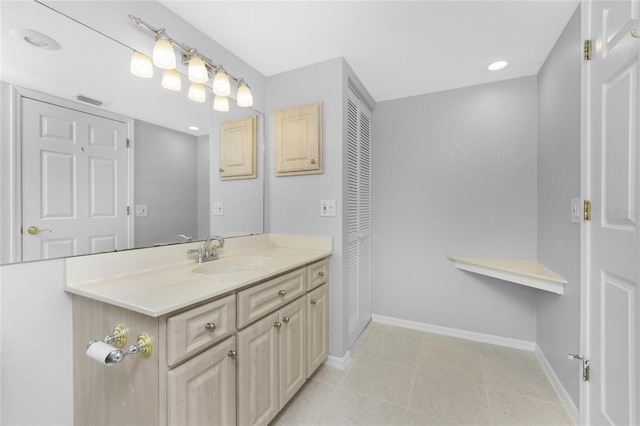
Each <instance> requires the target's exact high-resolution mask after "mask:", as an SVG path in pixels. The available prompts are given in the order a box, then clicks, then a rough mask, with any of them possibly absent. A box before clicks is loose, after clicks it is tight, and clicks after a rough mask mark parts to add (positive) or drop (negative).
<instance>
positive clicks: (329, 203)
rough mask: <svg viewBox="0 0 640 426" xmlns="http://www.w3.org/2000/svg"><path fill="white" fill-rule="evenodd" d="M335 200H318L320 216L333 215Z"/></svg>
mask: <svg viewBox="0 0 640 426" xmlns="http://www.w3.org/2000/svg"><path fill="white" fill-rule="evenodd" d="M335 215H336V200H320V216H335Z"/></svg>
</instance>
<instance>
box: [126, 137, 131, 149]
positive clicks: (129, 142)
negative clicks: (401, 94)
mask: <svg viewBox="0 0 640 426" xmlns="http://www.w3.org/2000/svg"><path fill="white" fill-rule="evenodd" d="M130 147H131V141H130V140H129V138H127V148H130Z"/></svg>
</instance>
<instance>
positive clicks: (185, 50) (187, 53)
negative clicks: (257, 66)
mask: <svg viewBox="0 0 640 426" xmlns="http://www.w3.org/2000/svg"><path fill="white" fill-rule="evenodd" d="M129 19H130V20H131V21H132V22H133V23H134V24H136V25H137V26H139V27H141V28H144V29H145V30H147V31H149V32H150V33H152V34H153V35H154V36H155V37H156V38H157V37H158V36H160V34H162V33H164V36H166V37H163V38H166V39H167V40H169V42H171V44H172V45H174V46H175V47H177V48H178V49H180V50H181V51H182V63H183V64H185V65H186V64H187V63H188V62H189V58H190V57H191V56H199V57H200V58H201V59H202V61H203V62H204V63H205V66H207V67H208V68H209V69H210V70H213V71H218V70H224V72H226V73H227V76H228V77H229V78H230V79H231V80H233V81H234V82H235V83H236V84H238V85H241V84H247V82H246V81H245V80H244V78H243V77H235V76H233V75H232V74H230V73H229V71H227V70H226V69H225V68H224V67H223V66H222V64H220V65H217V64H214V63H213V61H212V60H211V59H209V58H207V57H206V56H204V55H203V54H202V53H200V51H199V50H198V49H196V48H194V47H190V46H189V45H187V44H185V43H182V42H179V41H177V40H174V39H172V38H171V37H169V35H168V34H167V33H166V31H165V29H164V28H156V27H154V26H153V25H151V24H149V23H148V22H146V21H144V20H142V19H140V18H138V17H136V16H134V15H131V14H129ZM247 86H248V84H247Z"/></svg>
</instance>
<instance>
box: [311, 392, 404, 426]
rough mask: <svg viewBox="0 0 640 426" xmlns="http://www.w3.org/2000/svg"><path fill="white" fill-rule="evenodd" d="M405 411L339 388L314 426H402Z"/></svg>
mask: <svg viewBox="0 0 640 426" xmlns="http://www.w3.org/2000/svg"><path fill="white" fill-rule="evenodd" d="M405 411H406V410H405V409H404V408H402V407H399V406H397V405H393V404H389V403H386V402H383V401H380V400H378V399H374V398H371V397H368V396H365V395H362V394H359V393H357V392H352V391H350V390H346V389H342V388H339V389H338V390H337V391H336V392H335V394H334V395H333V397H332V398H331V400H330V401H329V404H328V405H327V406H326V407H325V409H324V411H323V412H322V415H321V416H320V418H319V419H318V420H317V422H316V423H315V424H317V425H363V426H376V425H381V426H382V425H393V426H402V425H404V424H405Z"/></svg>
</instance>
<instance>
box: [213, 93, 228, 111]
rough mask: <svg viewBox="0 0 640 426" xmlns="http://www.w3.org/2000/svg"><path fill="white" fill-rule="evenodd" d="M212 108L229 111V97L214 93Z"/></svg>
mask: <svg viewBox="0 0 640 426" xmlns="http://www.w3.org/2000/svg"><path fill="white" fill-rule="evenodd" d="M213 109H214V110H216V111H221V112H227V111H229V98H228V97H227V96H220V95H216V97H215V98H214V99H213Z"/></svg>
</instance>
